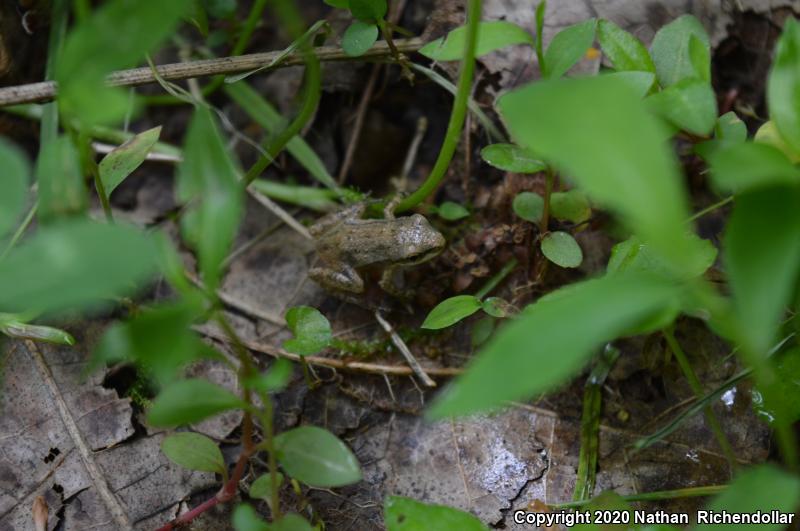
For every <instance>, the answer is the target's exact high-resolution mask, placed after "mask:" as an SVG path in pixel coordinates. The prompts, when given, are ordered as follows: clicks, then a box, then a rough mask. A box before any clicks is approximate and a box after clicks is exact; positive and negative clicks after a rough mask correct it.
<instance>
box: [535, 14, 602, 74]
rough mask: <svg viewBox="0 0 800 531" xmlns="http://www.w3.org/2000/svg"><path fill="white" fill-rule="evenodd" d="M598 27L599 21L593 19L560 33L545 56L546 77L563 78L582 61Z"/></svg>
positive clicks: (551, 42)
mask: <svg viewBox="0 0 800 531" xmlns="http://www.w3.org/2000/svg"><path fill="white" fill-rule="evenodd" d="M596 27H597V20H596V19H593V18H592V19H589V20H586V21H584V22H580V23H578V24H573V25H572V26H568V27H566V28H564V29H563V30H561V31H559V32H558V33H557V34H556V36H555V37H553V40H552V41H550V45H549V46H548V47H547V51H546V52H545V54H544V62H545V65H547V69H546V70H545V71H544V73H545V75H544V77H546V78H557V77H561V76H563V75H564V74H565V73H566V72H567V70H569V69H570V68H572V67H573V66H574V65H575V63H577V62H578V61H580V60H581V58H582V57H583V56H584V54H586V51H587V50H588V49H589V48H591V46H592V43H593V42H594V33H595V28H596Z"/></svg>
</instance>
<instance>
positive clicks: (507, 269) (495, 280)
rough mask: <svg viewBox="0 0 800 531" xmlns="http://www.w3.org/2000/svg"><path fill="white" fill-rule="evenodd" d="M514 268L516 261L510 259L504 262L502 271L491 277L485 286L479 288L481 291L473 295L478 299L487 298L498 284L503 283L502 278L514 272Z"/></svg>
mask: <svg viewBox="0 0 800 531" xmlns="http://www.w3.org/2000/svg"><path fill="white" fill-rule="evenodd" d="M515 267H517V259H516V258H512V259H511V260H509V261H508V262H506V265H504V266H503V269H501V270H500V271H498V272H497V273H495V274H494V276H492V278H490V279H489V280H488V281H487V282H486V284H484V285H483V287H481V289H479V290H478V291H477V292H476V293H475V296H476V297H478V298H479V299H482V298H484V297H485V296H487V295H488V294H489V293H491V291H492V290H493V289H494V288H496V287H497V285H498V284H500V282H502V281H503V279H504V278H506V277H507V276H508V275H509V273H511V272H512V271H513V270H514V268H515Z"/></svg>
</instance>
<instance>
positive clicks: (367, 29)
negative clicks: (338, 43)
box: [342, 20, 378, 57]
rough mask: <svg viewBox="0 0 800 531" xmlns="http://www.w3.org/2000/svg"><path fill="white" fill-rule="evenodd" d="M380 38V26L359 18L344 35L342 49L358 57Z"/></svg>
mask: <svg viewBox="0 0 800 531" xmlns="http://www.w3.org/2000/svg"><path fill="white" fill-rule="evenodd" d="M377 40H378V26H376V25H375V24H368V23H366V22H361V21H360V20H357V21H355V22H353V23H352V24H350V27H348V28H347V31H345V32H344V36H343V37H342V49H343V50H344V53H346V54H347V55H349V56H350V57H358V56H359V55H363V54H364V52H366V51H367V50H369V49H370V48H371V47H372V45H373V44H375V41H377Z"/></svg>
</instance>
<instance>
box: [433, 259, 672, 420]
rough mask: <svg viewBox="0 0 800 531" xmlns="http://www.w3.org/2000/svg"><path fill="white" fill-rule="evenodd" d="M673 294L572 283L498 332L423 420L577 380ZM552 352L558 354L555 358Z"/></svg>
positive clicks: (637, 285) (615, 280)
mask: <svg viewBox="0 0 800 531" xmlns="http://www.w3.org/2000/svg"><path fill="white" fill-rule="evenodd" d="M675 296H676V288H675V287H674V286H673V285H672V284H671V283H667V282H665V281H663V280H657V279H656V278H655V277H652V276H650V275H641V274H639V275H632V274H627V275H614V276H609V277H604V278H599V279H595V280H589V281H585V282H580V283H577V284H571V285H569V287H568V288H562V289H560V290H558V291H556V292H553V293H552V294H550V295H548V296H547V297H543V298H542V299H539V301H537V302H536V303H534V304H533V305H531V306H529V307H528V308H526V309H525V310H524V311H523V312H522V313H521V314H520V315H519V316H518V317H517V318H515V319H514V320H512V321H511V322H510V323H509V324H507V325H506V326H505V327H503V328H502V329H500V331H498V333H497V334H495V336H494V337H493V338H492V340H491V341H490V342H489V343H488V344H487V345H486V347H484V348H483V349H482V351H481V352H480V353H479V354H478V356H477V357H475V358H474V359H473V361H472V362H471V363H470V365H469V367H468V370H467V372H466V373H465V374H464V375H462V376H461V377H459V378H458V379H457V380H456V381H455V382H453V383H452V384H451V385H450V387H449V388H448V389H447V390H446V391H445V392H444V393H443V394H441V395H440V396H439V397H438V399H437V400H436V402H435V403H434V405H433V407H432V408H431V409H430V410H429V412H428V413H429V417H431V418H434V419H436V418H442V417H446V416H451V415H466V414H469V413H475V412H478V411H482V410H487V409H492V408H496V407H498V406H501V405H503V404H505V403H506V402H507V401H509V400H523V399H526V398H528V397H531V396H534V395H537V394H539V393H543V392H545V391H549V390H551V389H553V388H555V387H557V386H559V385H561V384H562V383H563V382H565V381H567V380H568V379H569V378H571V377H573V376H574V375H576V374H577V373H578V372H579V371H580V370H581V368H582V367H583V366H584V364H585V363H586V362H587V361H588V360H589V359H590V358H591V356H592V354H593V353H594V349H596V348H597V347H598V346H599V345H602V344H604V343H606V342H608V341H610V340H612V339H614V338H616V337H618V336H619V334H620V333H622V332H623V331H625V330H627V329H629V328H631V327H633V326H635V325H636V324H638V323H639V322H640V321H642V320H643V319H646V318H648V317H650V316H651V315H652V314H653V313H654V312H656V311H658V310H660V309H662V308H663V307H665V306H667V305H669V304H670V303H671V302H672V301H673V300H674V298H675ZM554 353H558V355H557V356H554Z"/></svg>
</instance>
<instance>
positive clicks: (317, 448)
mask: <svg viewBox="0 0 800 531" xmlns="http://www.w3.org/2000/svg"><path fill="white" fill-rule="evenodd" d="M275 449H276V452H277V457H278V461H279V462H280V464H281V466H282V467H283V469H284V471H285V472H286V473H287V474H288V475H289V476H291V477H293V478H295V479H297V480H298V481H302V482H303V483H305V484H307V485H311V486H312V487H341V486H342V485H350V484H351V483H356V482H358V481H360V480H361V467H360V466H359V465H358V460H357V459H356V456H354V455H353V452H351V451H350V449H349V448H348V447H347V445H346V444H344V443H343V442H342V441H341V440H339V438H337V437H336V436H335V435H334V434H332V433H331V432H329V431H328V430H324V429H322V428H318V427H316V426H301V427H299V428H294V429H291V430H289V431H285V432H283V433H281V434H280V435H278V436H277V437H275Z"/></svg>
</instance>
